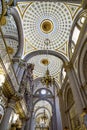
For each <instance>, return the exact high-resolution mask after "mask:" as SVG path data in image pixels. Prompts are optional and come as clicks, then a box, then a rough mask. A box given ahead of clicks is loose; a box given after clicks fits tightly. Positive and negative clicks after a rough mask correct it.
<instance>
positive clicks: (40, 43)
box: [16, 1, 80, 83]
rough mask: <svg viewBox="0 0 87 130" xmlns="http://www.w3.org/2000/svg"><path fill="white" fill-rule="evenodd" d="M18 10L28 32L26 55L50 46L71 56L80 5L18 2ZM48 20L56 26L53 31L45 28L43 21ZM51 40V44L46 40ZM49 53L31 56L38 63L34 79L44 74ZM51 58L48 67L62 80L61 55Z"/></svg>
mask: <svg viewBox="0 0 87 130" xmlns="http://www.w3.org/2000/svg"><path fill="white" fill-rule="evenodd" d="M16 8H17V10H18V12H19V14H20V17H21V20H22V23H23V31H24V53H23V56H25V55H27V54H29V53H31V52H33V51H36V50H43V49H46V50H47V49H49V50H53V51H58V52H62V53H63V54H64V55H66V56H68V41H69V35H70V30H71V26H72V23H73V19H74V17H75V15H76V13H77V12H78V10H79V9H80V5H76V4H74V3H73V4H70V3H61V2H38V1H37V2H18V3H17V7H16ZM44 20H49V21H51V22H52V25H53V28H52V30H51V31H50V32H49V33H45V32H43V31H42V28H41V23H42V22H43V21H44ZM46 39H49V41H50V42H49V44H48V46H47V45H46V44H45V40H46ZM44 58H46V55H38V56H34V57H32V58H31V59H29V61H28V62H29V63H34V64H35V68H34V78H37V77H40V76H41V77H42V76H44V74H45V71H46V69H47V66H45V65H43V64H42V63H41V59H44ZM48 59H49V61H50V63H49V65H48V69H49V71H50V74H51V76H53V77H55V79H56V81H57V82H58V83H60V72H61V67H62V62H61V60H60V59H59V58H56V57H54V56H50V55H49V56H48Z"/></svg>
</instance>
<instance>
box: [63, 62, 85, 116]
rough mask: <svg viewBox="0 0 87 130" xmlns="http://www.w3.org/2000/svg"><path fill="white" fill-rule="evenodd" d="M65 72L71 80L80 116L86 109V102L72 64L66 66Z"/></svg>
mask: <svg viewBox="0 0 87 130" xmlns="http://www.w3.org/2000/svg"><path fill="white" fill-rule="evenodd" d="M65 70H66V73H67V76H68V78H69V82H70V86H71V89H72V93H73V97H74V100H75V105H76V111H77V113H78V114H79V115H80V114H81V113H82V110H83V107H84V101H83V97H82V95H81V92H80V86H79V83H78V80H77V76H76V74H75V71H74V68H73V65H72V63H68V65H66V66H65Z"/></svg>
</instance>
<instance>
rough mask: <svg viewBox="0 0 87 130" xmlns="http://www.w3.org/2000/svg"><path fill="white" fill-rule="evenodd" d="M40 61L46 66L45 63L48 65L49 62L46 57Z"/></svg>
mask: <svg viewBox="0 0 87 130" xmlns="http://www.w3.org/2000/svg"><path fill="white" fill-rule="evenodd" d="M41 63H42V64H43V65H45V66H47V65H49V63H50V62H49V60H48V59H46V58H44V59H42V60H41Z"/></svg>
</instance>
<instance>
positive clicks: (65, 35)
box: [23, 2, 72, 50]
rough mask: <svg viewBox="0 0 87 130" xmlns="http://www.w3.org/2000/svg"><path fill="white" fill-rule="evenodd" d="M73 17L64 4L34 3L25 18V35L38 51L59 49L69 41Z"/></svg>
mask: <svg viewBox="0 0 87 130" xmlns="http://www.w3.org/2000/svg"><path fill="white" fill-rule="evenodd" d="M71 25H72V16H71V13H70V11H69V9H68V8H67V6H66V5H65V4H64V3H59V2H57V3H56V4H55V2H41V3H40V2H33V3H31V4H30V5H29V6H28V7H27V10H26V11H25V13H24V16H23V26H24V35H25V37H26V39H27V41H28V42H29V43H30V44H31V45H32V46H33V47H34V48H36V49H46V48H47V47H46V45H45V44H44V41H45V39H47V38H48V39H49V40H50V44H49V45H48V48H49V49H54V50H55V49H58V48H60V47H61V46H62V45H63V44H64V43H66V42H67V41H68V39H69V33H70V28H71Z"/></svg>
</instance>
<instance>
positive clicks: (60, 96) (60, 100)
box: [58, 90, 68, 129]
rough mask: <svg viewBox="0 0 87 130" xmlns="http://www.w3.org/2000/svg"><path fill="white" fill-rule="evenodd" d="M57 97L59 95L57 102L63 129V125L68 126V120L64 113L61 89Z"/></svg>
mask: <svg viewBox="0 0 87 130" xmlns="http://www.w3.org/2000/svg"><path fill="white" fill-rule="evenodd" d="M58 97H59V100H58V102H59V107H60V113H61V122H62V129H63V128H64V127H65V126H68V121H67V117H66V114H65V103H64V101H63V95H62V90H60V91H59V92H58Z"/></svg>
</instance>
